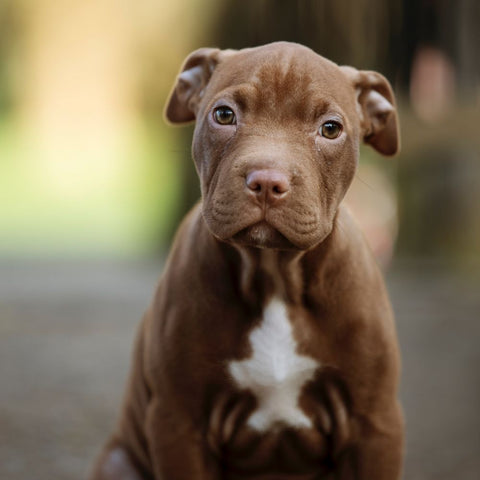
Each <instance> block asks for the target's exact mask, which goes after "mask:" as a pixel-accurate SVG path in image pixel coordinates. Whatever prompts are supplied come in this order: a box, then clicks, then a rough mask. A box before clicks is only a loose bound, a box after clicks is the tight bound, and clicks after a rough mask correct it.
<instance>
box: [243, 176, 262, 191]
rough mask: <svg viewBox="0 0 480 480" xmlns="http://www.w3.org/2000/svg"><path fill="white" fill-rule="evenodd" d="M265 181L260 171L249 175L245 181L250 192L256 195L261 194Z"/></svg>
mask: <svg viewBox="0 0 480 480" xmlns="http://www.w3.org/2000/svg"><path fill="white" fill-rule="evenodd" d="M263 181H264V179H263V176H262V175H261V172H258V171H255V172H251V173H249V174H248V175H247V178H246V179H245V183H246V184H247V187H248V188H249V190H251V191H252V192H255V193H261V191H262V182H263Z"/></svg>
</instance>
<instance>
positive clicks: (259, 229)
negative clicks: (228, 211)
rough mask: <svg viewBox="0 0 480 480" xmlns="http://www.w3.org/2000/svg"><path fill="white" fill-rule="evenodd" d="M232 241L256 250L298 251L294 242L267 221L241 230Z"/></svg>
mask: <svg viewBox="0 0 480 480" xmlns="http://www.w3.org/2000/svg"><path fill="white" fill-rule="evenodd" d="M232 240H233V241H234V243H237V244H239V245H245V246H249V247H256V248H273V249H278V250H293V249H296V247H295V245H294V244H293V243H292V242H290V241H289V240H288V239H287V238H286V237H285V236H284V235H282V234H281V233H280V232H279V231H278V230H277V229H276V228H274V227H272V225H270V223H268V222H267V221H265V220H261V221H260V222H257V223H255V224H253V225H250V226H248V227H246V228H244V229H243V230H240V231H239V232H238V233H236V234H235V235H234V236H233V238H232Z"/></svg>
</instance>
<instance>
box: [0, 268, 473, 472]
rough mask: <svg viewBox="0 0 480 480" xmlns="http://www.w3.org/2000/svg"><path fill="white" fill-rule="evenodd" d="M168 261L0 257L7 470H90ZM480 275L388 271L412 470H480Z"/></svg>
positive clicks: (0, 423)
mask: <svg viewBox="0 0 480 480" xmlns="http://www.w3.org/2000/svg"><path fill="white" fill-rule="evenodd" d="M160 271H161V262H160V261H152V262H148V263H147V262H145V263H111V264H109V263H105V262H82V263H77V264H72V263H70V264H66V263H55V262H48V263H38V262H37V263H28V262H22V263H15V262H8V263H5V262H3V263H2V264H0V480H47V479H48V480H74V479H82V478H85V476H86V471H87V469H88V468H89V466H90V464H91V461H92V459H93V457H94V455H95V453H96V452H97V450H98V448H99V447H100V445H101V443H102V441H103V440H104V439H105V437H106V435H107V434H108V432H109V429H110V428H111V427H112V424H113V421H114V418H115V414H116V412H117V411H118V408H119V404H120V398H121V394H122V390H123V385H124V380H125V377H126V374H127V370H128V365H129V354H130V349H131V345H132V340H133V334H134V331H135V327H136V325H137V323H138V320H139V319H140V317H141V315H142V313H143V311H144V309H145V308H146V306H147V304H148V301H149V299H150V297H151V294H152V292H153V289H154V286H155V282H156V279H157V277H158V275H159V273H160ZM479 280H480V271H477V272H473V273H472V272H470V273H469V274H463V275H459V274H454V273H452V272H450V273H448V274H447V273H445V271H444V270H442V269H439V268H438V267H436V266H435V265H433V264H425V263H419V262H413V261H410V262H407V263H405V262H404V263H402V264H400V265H397V266H396V267H394V268H392V269H391V271H390V272H389V274H388V284H389V289H390V292H391V297H392V301H393V304H394V309H395V312H396V318H397V325H398V330H399V335H400V342H401V347H402V352H403V363H404V370H403V371H404V374H403V382H402V400H403V405H404V409H405V413H406V418H407V432H408V435H407V456H406V464H405V475H404V478H405V479H406V480H407V479H408V480H443V479H445V480H447V479H448V480H451V479H455V480H474V479H475V480H477V479H478V478H479V472H480V415H479V406H480V347H479V343H480V282H479Z"/></svg>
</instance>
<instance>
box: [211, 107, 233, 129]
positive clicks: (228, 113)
mask: <svg viewBox="0 0 480 480" xmlns="http://www.w3.org/2000/svg"><path fill="white" fill-rule="evenodd" d="M213 118H214V119H215V121H216V122H217V123H219V124H220V125H234V124H235V123H236V120H237V119H236V118H235V113H234V112H233V110H232V109H231V108H230V107H218V108H216V109H215V110H214V111H213Z"/></svg>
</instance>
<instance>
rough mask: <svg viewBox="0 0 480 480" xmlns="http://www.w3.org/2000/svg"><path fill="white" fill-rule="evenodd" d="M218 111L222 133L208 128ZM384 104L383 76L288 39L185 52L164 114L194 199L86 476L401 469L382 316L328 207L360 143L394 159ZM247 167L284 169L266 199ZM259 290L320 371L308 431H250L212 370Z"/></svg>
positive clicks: (358, 252)
mask: <svg viewBox="0 0 480 480" xmlns="http://www.w3.org/2000/svg"><path fill="white" fill-rule="evenodd" d="M225 104H226V105H228V106H230V107H231V108H233V110H234V111H235V113H236V117H237V123H236V125H218V124H216V123H215V122H214V121H213V117H212V113H211V112H212V111H213V109H214V108H215V107H217V106H220V105H225ZM394 105H395V104H394V98H393V94H392V91H391V88H390V86H389V84H388V82H387V81H386V80H385V79H384V78H383V77H382V76H381V75H379V74H377V73H374V72H361V71H357V70H355V69H353V68H351V67H338V66H337V65H335V64H334V63H332V62H330V61H328V60H326V59H324V58H322V57H320V56H318V55H317V54H315V53H314V52H312V51H311V50H309V49H307V48H305V47H302V46H300V45H295V44H288V43H276V44H271V45H267V46H264V47H258V48H254V49H246V50H241V51H238V52H234V51H220V50H216V49H201V50H198V51H197V52H194V53H193V54H192V55H190V57H189V58H188V59H187V61H186V63H185V65H184V67H183V70H182V74H181V75H180V76H179V79H178V82H177V85H176V86H175V88H174V90H173V92H172V95H171V98H170V101H169V104H168V107H167V110H166V112H167V118H168V119H169V120H170V121H171V122H173V123H181V122H188V121H191V120H194V119H196V122H197V123H196V129H195V134H194V140H193V157H194V161H195V165H196V167H197V170H198V172H199V176H200V179H201V186H202V202H201V203H200V204H199V205H197V206H196V207H195V208H194V209H193V210H192V211H191V212H190V214H189V215H188V216H187V217H186V219H185V220H184V222H183V224H182V225H181V227H180V229H179V231H178V234H177V237H176V239H175V242H174V245H173V247H172V251H171V253H170V256H169V259H168V262H167V265H166V268H165V271H164V273H163V276H162V279H161V281H160V284H159V286H158V289H157V292H156V294H155V297H154V299H153V302H152V304H151V306H150V308H149V310H148V311H147V313H146V315H145V317H144V319H143V321H142V324H141V327H140V330H139V334H138V337H137V343H136V348H135V352H134V356H133V367H132V371H131V376H130V381H129V385H128V388H127V392H126V396H125V401H124V407H123V411H122V415H121V417H120V420H119V423H118V427H117V429H116V431H115V434H114V435H113V437H112V439H111V440H110V441H109V443H108V445H107V447H106V448H105V449H104V451H103V453H102V455H101V457H100V459H99V460H98V461H97V463H96V466H95V469H94V471H93V473H92V476H91V479H92V480H107V479H128V480H136V479H162V480H192V479H198V480H200V479H202V480H220V479H222V480H223V479H225V480H241V479H247V478H248V479H265V480H266V479H272V480H273V479H275V480H281V479H287V478H288V479H292V480H300V479H305V480H307V479H312V480H313V479H320V478H335V479H342V480H350V479H358V480H395V479H399V478H400V471H401V461H402V444H403V441H402V437H403V426H402V417H401V411H400V408H399V404H398V401H397V384H398V376H399V355H398V349H397V341H396V333H395V328H394V323H393V315H392V312H391V308H390V305H389V301H388V297H387V294H386V291H385V288H384V285H383V281H382V278H381V275H380V273H379V271H378V269H377V266H376V264H375V261H374V260H373V258H372V255H371V253H370V251H369V249H368V247H367V245H366V244H365V241H364V239H363V237H362V235H361V234H360V233H359V231H358V229H357V227H356V226H355V224H354V222H353V221H352V219H351V218H350V216H349V214H348V212H347V211H346V210H345V208H344V207H342V206H341V205H340V202H341V200H342V199H343V196H344V194H345V192H346V190H347V188H348V186H349V185H350V182H351V181H352V178H353V176H354V172H355V168H356V164H357V161H358V150H359V143H360V141H361V140H362V139H363V140H365V141H366V142H368V143H370V144H371V145H372V146H373V147H375V148H376V149H378V150H379V151H381V152H382V153H384V154H393V153H395V152H396V151H397V149H398V131H397V118H396V113H395V108H394ZM332 118H333V119H336V120H337V121H339V122H340V123H341V124H342V125H343V132H342V134H341V135H340V136H339V137H338V138H336V139H333V140H329V139H326V138H324V137H322V136H321V135H319V133H318V130H319V127H320V125H321V124H322V123H323V122H325V121H327V120H331V119H332ZM259 169H266V171H268V172H270V171H275V172H280V173H281V175H283V176H284V178H286V179H288V185H289V191H288V192H287V194H285V195H282V199H281V200H279V201H278V202H277V201H275V202H273V201H272V202H270V203H269V201H266V202H264V201H259V200H258V198H253V197H254V195H253V194H252V192H248V189H247V190H246V187H245V179H246V177H247V175H248V173H249V172H250V171H252V170H255V171H256V170H259ZM282 178H283V177H282ZM274 292H275V294H276V295H280V296H281V297H282V299H283V300H284V301H285V303H286V305H287V309H288V315H289V319H290V320H291V323H292V328H293V333H294V336H295V339H296V341H297V344H298V349H299V353H301V354H304V355H308V356H310V357H312V358H314V359H315V360H318V362H319V363H320V364H321V367H320V368H319V369H318V370H317V373H316V374H315V377H314V379H313V380H312V381H310V382H309V383H307V384H306V385H305V386H304V388H303V390H302V393H301V396H300V398H299V406H300V407H301V408H302V410H303V411H304V412H305V414H306V415H308V417H309V418H310V419H311V420H312V422H313V424H314V425H315V428H313V429H302V428H293V427H282V426H280V427H278V428H275V429H272V430H271V431H268V432H265V433H259V432H257V431H254V430H252V429H251V428H250V427H248V426H247V425H246V419H247V418H248V416H249V414H250V413H251V412H252V411H253V410H254V409H255V406H256V402H257V400H256V398H255V396H254V395H253V394H252V392H250V391H248V390H239V389H238V387H236V385H235V383H234V382H233V381H232V378H231V377H230V375H229V373H228V370H227V365H228V362H230V361H232V360H240V359H244V358H247V357H248V356H249V355H250V354H251V351H250V346H249V343H248V335H249V333H250V332H251V331H252V329H253V328H254V327H255V326H256V325H258V323H259V321H260V319H261V315H262V309H263V308H264V306H265V304H266V302H267V300H268V299H269V298H271V296H272V295H273V294H274Z"/></svg>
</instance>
